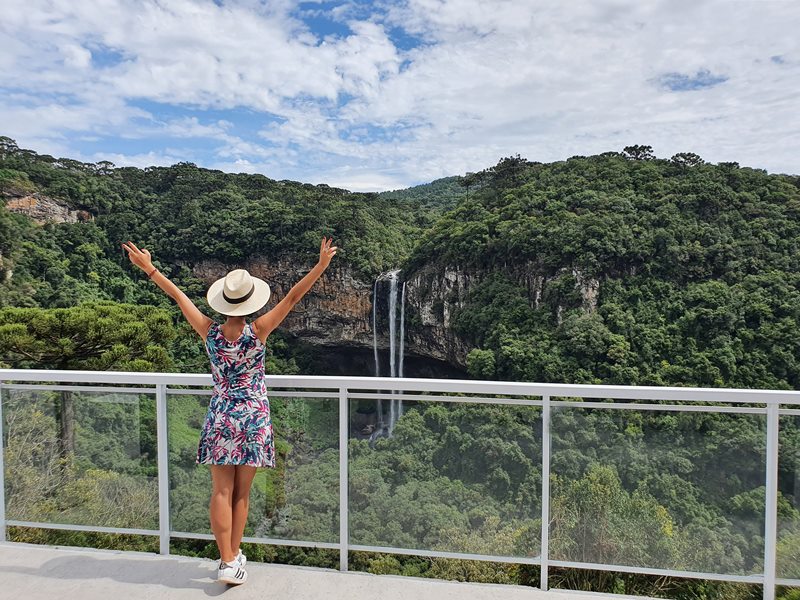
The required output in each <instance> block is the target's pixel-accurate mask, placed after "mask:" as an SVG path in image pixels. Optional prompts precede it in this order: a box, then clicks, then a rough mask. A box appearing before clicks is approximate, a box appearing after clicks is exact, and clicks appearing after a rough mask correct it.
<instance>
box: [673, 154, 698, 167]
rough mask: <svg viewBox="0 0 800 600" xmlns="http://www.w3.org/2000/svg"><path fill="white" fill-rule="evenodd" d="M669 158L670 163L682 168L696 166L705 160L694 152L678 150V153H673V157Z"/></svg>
mask: <svg viewBox="0 0 800 600" xmlns="http://www.w3.org/2000/svg"><path fill="white" fill-rule="evenodd" d="M669 160H670V162H671V163H673V164H675V165H678V166H679V167H682V168H684V169H685V168H686V167H696V166H697V165H702V164H705V162H706V161H704V160H703V159H702V158H700V157H699V156H698V155H697V154H695V153H694V152H679V153H678V154H675V155H673V157H672V158H670V159H669Z"/></svg>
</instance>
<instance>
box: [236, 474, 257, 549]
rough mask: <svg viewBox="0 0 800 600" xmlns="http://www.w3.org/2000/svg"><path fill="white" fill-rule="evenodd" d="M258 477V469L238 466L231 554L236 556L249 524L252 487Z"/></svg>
mask: <svg viewBox="0 0 800 600" xmlns="http://www.w3.org/2000/svg"><path fill="white" fill-rule="evenodd" d="M255 475H256V467H251V466H250V465H236V475H235V476H234V484H233V513H232V514H233V516H232V519H231V524H232V526H231V552H233V554H234V555H236V554H237V553H238V551H239V545H240V544H241V543H242V536H244V527H245V525H246V524H247V511H248V510H249V509H250V486H251V485H252V483H253V477H255Z"/></svg>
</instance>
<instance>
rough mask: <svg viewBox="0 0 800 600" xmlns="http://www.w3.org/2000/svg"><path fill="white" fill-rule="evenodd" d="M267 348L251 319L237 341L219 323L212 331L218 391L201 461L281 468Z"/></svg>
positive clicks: (208, 348)
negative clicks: (269, 389) (267, 374)
mask: <svg viewBox="0 0 800 600" xmlns="http://www.w3.org/2000/svg"><path fill="white" fill-rule="evenodd" d="M265 348H266V347H265V346H264V344H263V343H262V342H261V340H259V339H258V336H257V335H256V334H255V332H254V331H253V327H252V325H251V324H250V323H247V324H245V326H244V329H243V330H242V333H241V335H240V336H239V337H238V339H236V340H234V341H231V340H229V339H227V338H226V337H225V335H224V334H223V333H222V329H221V327H220V325H219V324H218V323H212V324H211V326H210V327H209V328H208V334H207V335H206V352H207V353H208V356H209V358H210V360H211V374H212V377H213V379H214V392H213V393H212V395H211V400H210V401H209V405H208V411H207V413H206V418H205V422H204V424H203V430H202V432H201V434H200V443H199V444H198V448H197V459H196V463H197V464H216V465H229V464H234V465H252V466H257V467H274V466H275V445H274V439H273V429H272V418H271V415H270V407H269V398H268V397H267V384H266V377H265V375H264V351H265Z"/></svg>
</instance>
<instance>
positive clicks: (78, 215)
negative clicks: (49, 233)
mask: <svg viewBox="0 0 800 600" xmlns="http://www.w3.org/2000/svg"><path fill="white" fill-rule="evenodd" d="M6 209H7V210H10V211H12V212H17V213H22V214H24V215H27V216H28V217H30V218H31V219H33V220H34V221H36V222H37V223H38V224H39V225H42V224H44V223H47V222H56V223H77V222H78V221H91V220H93V219H94V215H92V214H91V213H90V212H88V211H86V210H74V209H72V208H70V207H69V206H67V205H66V204H65V203H63V202H62V201H60V200H56V199H53V198H50V197H49V196H45V195H43V194H40V193H38V192H37V193H33V194H28V195H26V196H11V197H8V198H7V199H6Z"/></svg>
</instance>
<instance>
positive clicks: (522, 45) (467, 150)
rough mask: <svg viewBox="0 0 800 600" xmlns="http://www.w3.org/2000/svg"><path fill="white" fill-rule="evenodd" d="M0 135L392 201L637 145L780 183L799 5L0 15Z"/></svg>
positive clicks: (791, 122) (467, 3) (792, 111)
mask: <svg viewBox="0 0 800 600" xmlns="http://www.w3.org/2000/svg"><path fill="white" fill-rule="evenodd" d="M4 8H5V10H4V19H3V21H2V22H0V44H2V47H3V53H2V54H0V72H2V75H3V77H2V81H3V82H5V86H3V87H2V88H0V135H7V136H9V137H12V138H14V139H16V140H17V142H18V143H19V144H20V145H21V146H23V147H27V148H31V149H33V150H36V151H38V152H42V153H47V154H52V155H54V156H66V157H71V158H77V159H80V160H85V161H99V160H110V161H112V162H114V163H115V164H117V165H119V166H123V165H134V166H140V167H145V166H149V165H168V164H173V163H175V162H179V161H191V162H195V163H197V164H198V165H200V166H205V167H209V168H215V169H222V170H224V171H230V172H258V173H263V174H264V175H267V176H268V177H272V178H275V179H294V180H298V181H303V182H310V183H327V184H329V185H333V186H337V187H344V188H347V189H351V190H354V191H376V190H388V189H397V188H401V187H407V186H410V185H415V184H418V183H425V182H428V181H431V180H433V179H436V178H438V177H444V176H448V175H454V174H463V173H466V172H470V171H477V170H480V169H483V168H486V167H489V166H492V165H493V164H495V163H496V162H497V161H498V160H499V159H500V158H502V157H504V156H509V155H512V154H517V153H519V154H521V155H523V156H525V157H527V158H529V159H531V160H538V161H544V162H547V161H553V160H562V159H565V158H568V157H570V156H573V155H576V154H578V155H588V154H593V153H599V152H604V151H608V150H621V149H622V148H623V147H624V146H627V145H630V144H649V145H652V146H653V147H654V150H655V153H656V155H657V156H662V157H669V156H671V155H672V154H675V153H677V152H696V153H697V154H700V155H701V156H702V157H703V158H705V159H706V160H708V161H710V162H720V161H737V162H739V163H740V164H743V165H749V166H753V167H759V168H764V169H767V170H768V171H770V172H786V173H799V172H800V166H799V165H798V158H797V157H798V156H800V152H799V151H800V142H799V141H798V140H800V123H799V122H798V121H799V120H798V117H797V112H798V111H797V106H798V105H800V102H798V100H799V99H798V90H800V51H799V50H798V42H797V41H796V39H797V35H796V32H797V31H798V30H800V27H798V26H800V4H798V3H796V2H790V1H787V2H782V1H780V0H776V1H770V2H759V1H755V2H746V1H743V2H736V3H733V4H731V3H729V2H724V1H722V0H719V1H716V0H704V1H697V2H695V1H691V2H690V1H689V0H670V1H663V2H655V1H653V2H635V1H629V0H604V1H603V2H570V3H561V2H554V1H549V2H542V1H539V0H514V1H510V0H491V1H488V0H403V1H389V0H382V1H378V2H368V1H353V0H345V1H342V0H326V1H319V2H314V1H304V2H298V1H296V0H275V1H268V2H261V1H258V0H237V1H227V0H160V1H157V2H156V1H154V0H139V1H137V2H124V1H123V0H105V1H103V2H100V1H97V2H92V1H89V0H84V1H81V2H68V1H65V0H52V1H45V0H26V1H25V2H22V1H21V0H6V3H5V6H4Z"/></svg>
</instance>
